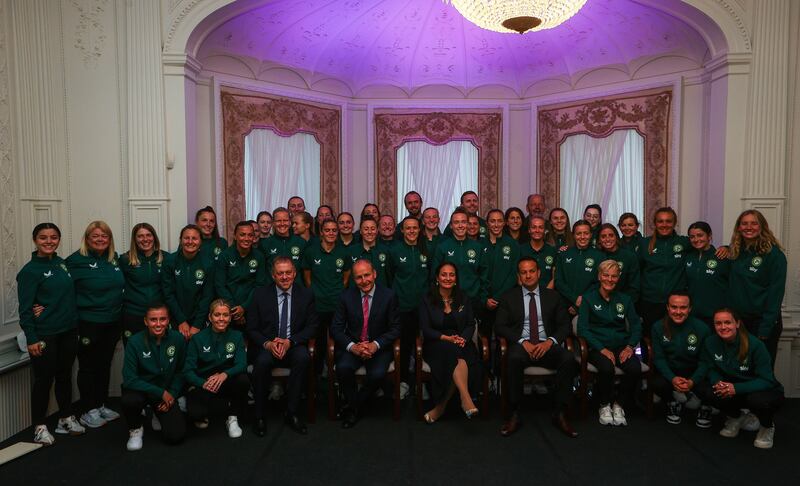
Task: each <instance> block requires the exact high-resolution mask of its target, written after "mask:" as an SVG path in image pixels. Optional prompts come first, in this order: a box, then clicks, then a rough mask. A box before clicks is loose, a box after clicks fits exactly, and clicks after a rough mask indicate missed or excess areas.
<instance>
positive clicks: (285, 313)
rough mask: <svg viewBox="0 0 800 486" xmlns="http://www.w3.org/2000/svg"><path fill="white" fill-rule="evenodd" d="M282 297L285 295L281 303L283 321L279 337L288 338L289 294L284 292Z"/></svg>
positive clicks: (279, 329)
mask: <svg viewBox="0 0 800 486" xmlns="http://www.w3.org/2000/svg"><path fill="white" fill-rule="evenodd" d="M281 297H283V303H282V304H281V323H280V327H279V328H278V337H279V338H283V339H286V330H287V328H288V327H289V294H288V293H287V292H284V293H282V294H281Z"/></svg>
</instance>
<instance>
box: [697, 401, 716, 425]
mask: <svg viewBox="0 0 800 486" xmlns="http://www.w3.org/2000/svg"><path fill="white" fill-rule="evenodd" d="M711 415H712V410H711V407H709V406H708V405H703V406H702V407H700V410H698V411H697V420H695V421H694V424H695V425H696V426H698V427H700V428H701V429H709V428H711Z"/></svg>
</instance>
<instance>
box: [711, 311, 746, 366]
mask: <svg viewBox="0 0 800 486" xmlns="http://www.w3.org/2000/svg"><path fill="white" fill-rule="evenodd" d="M720 312H727V313H728V314H730V315H731V317H733V320H734V321H736V322H738V323H739V330H738V331H736V332H737V334H739V352H738V353H737V354H736V359H737V360H739V363H742V362H743V361H744V359H745V358H746V357H747V351H748V350H749V349H750V333H749V332H747V328H746V327H745V326H744V324H742V319H741V317H739V313H738V312H736V311H734V310H733V309H731V308H729V307H722V308H720V309H717V310H715V311H714V315H715V316H716V315H717V314H719V313H720Z"/></svg>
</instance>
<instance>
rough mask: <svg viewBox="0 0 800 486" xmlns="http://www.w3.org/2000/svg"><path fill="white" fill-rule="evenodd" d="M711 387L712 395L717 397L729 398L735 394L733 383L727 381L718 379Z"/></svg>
mask: <svg viewBox="0 0 800 486" xmlns="http://www.w3.org/2000/svg"><path fill="white" fill-rule="evenodd" d="M712 388H713V389H714V395H716V396H718V397H719V398H731V397H732V396H734V395H736V387H735V386H733V383H730V382H727V381H718V382H717V383H715V384H714V386H712Z"/></svg>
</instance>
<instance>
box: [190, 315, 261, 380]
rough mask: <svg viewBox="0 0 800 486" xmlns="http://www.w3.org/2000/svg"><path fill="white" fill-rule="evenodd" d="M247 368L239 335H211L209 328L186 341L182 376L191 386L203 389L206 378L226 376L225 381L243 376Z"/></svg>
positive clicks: (228, 331) (245, 353)
mask: <svg viewBox="0 0 800 486" xmlns="http://www.w3.org/2000/svg"><path fill="white" fill-rule="evenodd" d="M246 368H247V351H245V349H244V337H242V333H241V332H239V331H237V330H235V329H231V328H228V329H226V330H225V332H214V328H213V327H211V326H209V327H207V328H205V329H203V330H202V331H200V332H198V333H197V334H195V335H194V336H192V339H190V340H189V345H188V346H187V350H186V364H185V365H184V367H183V376H184V378H185V380H186V383H187V384H188V385H191V386H196V387H202V386H203V383H205V382H206V380H207V379H208V377H209V376H211V375H213V374H215V373H223V372H224V373H225V374H227V375H228V377H229V378H230V377H233V376H236V375H238V374H240V373H244V372H245V370H246Z"/></svg>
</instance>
